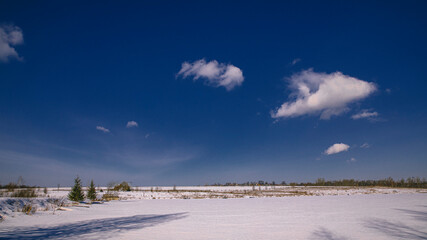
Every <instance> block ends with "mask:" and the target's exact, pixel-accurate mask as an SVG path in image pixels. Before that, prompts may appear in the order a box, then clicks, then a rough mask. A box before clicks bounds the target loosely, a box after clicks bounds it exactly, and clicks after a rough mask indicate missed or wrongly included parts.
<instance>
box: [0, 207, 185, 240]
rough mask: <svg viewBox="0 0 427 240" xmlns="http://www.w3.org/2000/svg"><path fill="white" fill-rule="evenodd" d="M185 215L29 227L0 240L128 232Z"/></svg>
mask: <svg viewBox="0 0 427 240" xmlns="http://www.w3.org/2000/svg"><path fill="white" fill-rule="evenodd" d="M186 216H187V214H186V213H175V214H165V215H135V216H131V217H118V218H104V219H94V220H87V221H80V222H76V223H70V224H63V225H59V226H54V227H46V228H39V227H29V228H25V229H14V230H11V231H8V232H0V239H46V238H67V237H76V236H80V235H83V234H91V233H102V234H103V233H106V232H110V233H111V232H115V233H120V232H123V231H130V230H135V229H141V228H146V227H152V226H155V225H158V224H161V223H166V222H169V221H173V220H178V219H182V218H185V217H186Z"/></svg>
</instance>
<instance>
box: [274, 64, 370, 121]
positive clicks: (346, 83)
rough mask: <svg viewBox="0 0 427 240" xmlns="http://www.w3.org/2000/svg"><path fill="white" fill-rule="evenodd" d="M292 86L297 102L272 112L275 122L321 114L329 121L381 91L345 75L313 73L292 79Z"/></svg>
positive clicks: (294, 100) (302, 74) (296, 75)
mask: <svg viewBox="0 0 427 240" xmlns="http://www.w3.org/2000/svg"><path fill="white" fill-rule="evenodd" d="M289 82H290V88H291V89H292V94H291V95H290V97H292V98H293V99H292V100H290V101H288V102H285V103H283V104H282V106H280V108H278V109H277V110H276V111H275V112H272V114H271V116H272V117H273V118H281V117H282V118H289V117H298V116H302V115H306V114H316V115H317V114H320V118H321V119H329V118H330V117H331V116H333V115H339V114H341V113H343V112H345V111H347V110H348V109H349V108H348V105H349V104H350V103H352V102H355V101H357V100H360V99H363V98H366V97H367V96H369V95H370V94H371V93H373V92H374V91H375V90H376V89H377V88H376V86H375V84H373V83H370V82H366V81H363V80H360V79H357V78H354V77H350V76H347V75H344V74H342V73H341V72H334V73H329V74H328V73H316V72H313V69H308V70H303V71H301V72H299V73H297V74H294V75H292V76H291V77H290V78H289Z"/></svg>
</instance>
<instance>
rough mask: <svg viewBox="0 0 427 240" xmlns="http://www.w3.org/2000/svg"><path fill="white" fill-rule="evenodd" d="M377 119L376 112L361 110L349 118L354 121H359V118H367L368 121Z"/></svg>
mask: <svg viewBox="0 0 427 240" xmlns="http://www.w3.org/2000/svg"><path fill="white" fill-rule="evenodd" d="M375 117H378V113H377V112H370V111H369V110H362V111H361V112H359V113H357V114H354V115H353V116H351V118H352V119H354V120H356V119H361V118H368V119H372V118H375Z"/></svg>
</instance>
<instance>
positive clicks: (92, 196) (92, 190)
mask: <svg viewBox="0 0 427 240" xmlns="http://www.w3.org/2000/svg"><path fill="white" fill-rule="evenodd" d="M87 198H89V199H90V200H92V201H95V199H96V189H95V184H93V180H92V181H90V186H89V189H88V191H87Z"/></svg>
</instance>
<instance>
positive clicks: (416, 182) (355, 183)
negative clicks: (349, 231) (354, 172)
mask: <svg viewBox="0 0 427 240" xmlns="http://www.w3.org/2000/svg"><path fill="white" fill-rule="evenodd" d="M210 186H348V187H396V188H398V187H402V188H427V180H426V179H425V178H422V179H421V178H420V177H410V178H407V179H403V178H402V179H400V180H394V179H393V178H391V177H389V178H386V179H380V180H355V179H342V180H325V179H324V178H318V179H317V180H316V182H314V183H313V182H291V183H289V184H287V183H286V182H285V181H282V182H280V183H278V184H277V183H276V182H274V181H272V182H268V181H258V182H245V183H231V182H228V183H225V184H220V183H215V184H212V185H210Z"/></svg>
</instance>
